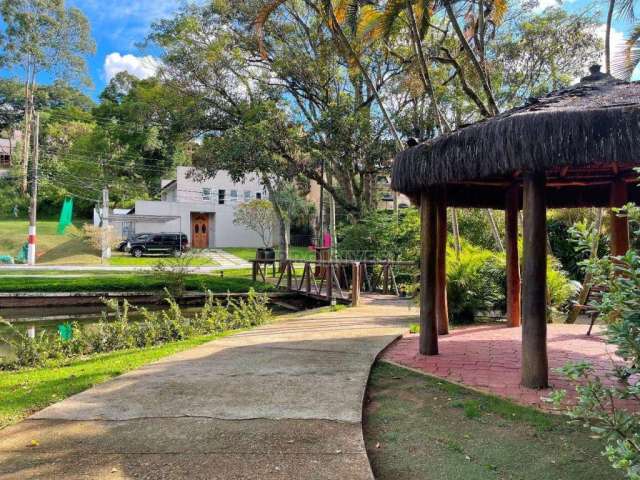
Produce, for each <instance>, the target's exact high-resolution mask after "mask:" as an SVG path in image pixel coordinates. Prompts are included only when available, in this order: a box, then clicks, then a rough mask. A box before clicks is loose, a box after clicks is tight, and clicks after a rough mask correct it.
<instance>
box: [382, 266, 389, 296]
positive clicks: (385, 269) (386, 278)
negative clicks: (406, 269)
mask: <svg viewBox="0 0 640 480" xmlns="http://www.w3.org/2000/svg"><path fill="white" fill-rule="evenodd" d="M382 275H383V281H382V293H383V294H384V295H387V294H388V293H389V263H387V262H385V264H384V266H383V267H382Z"/></svg>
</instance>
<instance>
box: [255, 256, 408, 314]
mask: <svg viewBox="0 0 640 480" xmlns="http://www.w3.org/2000/svg"><path fill="white" fill-rule="evenodd" d="M251 263H252V265H253V269H252V277H253V280H254V281H258V280H259V279H261V280H262V281H263V282H265V283H266V282H268V281H270V280H269V267H271V278H273V279H274V280H275V279H276V269H277V270H278V272H279V274H278V276H277V280H275V282H276V283H275V285H276V287H278V288H281V287H286V288H287V290H289V291H294V292H298V293H300V294H303V295H307V296H309V297H313V298H317V299H319V300H326V301H329V302H331V303H335V302H341V303H351V304H352V305H354V306H357V305H358V304H359V303H360V294H361V292H369V293H380V294H383V295H398V296H400V295H401V293H402V292H401V290H400V288H399V287H398V282H397V281H396V272H397V271H398V269H401V268H409V267H415V266H416V264H415V263H414V262H406V261H391V260H363V261H353V260H299V259H288V260H285V261H279V262H276V261H274V260H270V261H269V260H251ZM276 263H280V265H279V268H277V267H276Z"/></svg>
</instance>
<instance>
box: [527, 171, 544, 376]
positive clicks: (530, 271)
mask: <svg viewBox="0 0 640 480" xmlns="http://www.w3.org/2000/svg"><path fill="white" fill-rule="evenodd" d="M546 236H547V211H546V201H545V175H544V173H540V172H529V173H527V174H525V176H524V252H523V253H524V255H523V257H524V279H523V280H524V281H523V285H522V370H521V380H522V385H523V386H525V387H529V388H546V387H548V385H549V363H548V358H547V315H546V309H547V305H546V291H547V239H546Z"/></svg>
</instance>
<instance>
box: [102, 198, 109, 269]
mask: <svg viewBox="0 0 640 480" xmlns="http://www.w3.org/2000/svg"><path fill="white" fill-rule="evenodd" d="M109 258H111V245H109V187H104V188H103V189H102V261H103V262H104V261H105V260H108V259H109Z"/></svg>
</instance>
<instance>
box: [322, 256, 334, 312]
mask: <svg viewBox="0 0 640 480" xmlns="http://www.w3.org/2000/svg"><path fill="white" fill-rule="evenodd" d="M324 272H325V275H326V278H327V298H328V299H329V301H330V302H333V263H329V265H325V268H324Z"/></svg>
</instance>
